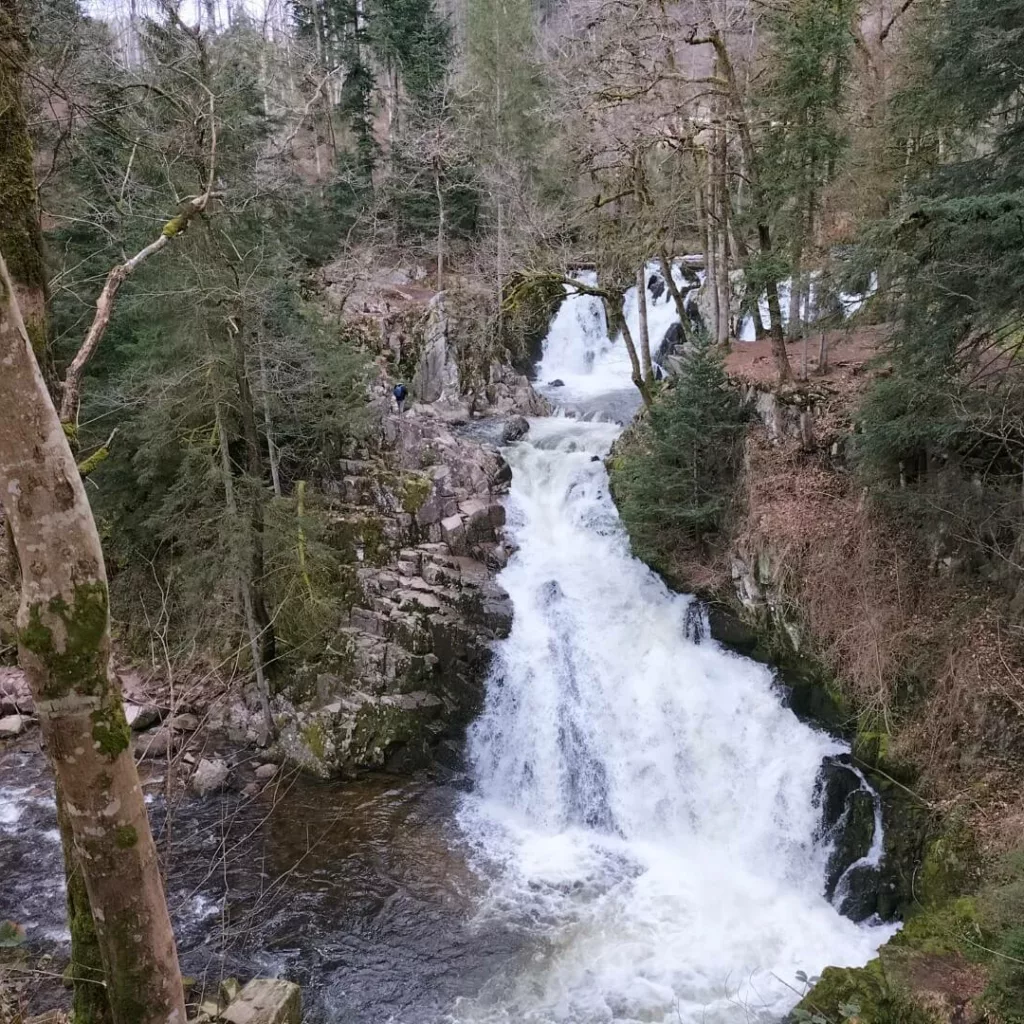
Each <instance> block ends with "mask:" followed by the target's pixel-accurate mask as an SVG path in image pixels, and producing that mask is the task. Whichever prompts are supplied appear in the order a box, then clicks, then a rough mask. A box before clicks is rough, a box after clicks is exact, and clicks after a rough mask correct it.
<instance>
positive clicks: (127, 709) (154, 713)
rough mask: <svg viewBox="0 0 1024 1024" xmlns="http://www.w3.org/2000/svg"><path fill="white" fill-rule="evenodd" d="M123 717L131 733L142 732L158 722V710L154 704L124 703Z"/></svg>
mask: <svg viewBox="0 0 1024 1024" xmlns="http://www.w3.org/2000/svg"><path fill="white" fill-rule="evenodd" d="M124 717H125V718H126V719H127V720H128V725H129V726H130V727H131V730H132V732H144V731H145V730H146V729H150V728H152V727H153V726H154V725H156V724H157V722H159V721H160V709H159V708H158V707H157V706H156V705H155V704H134V703H132V702H131V701H128V700H126V701H125V702H124Z"/></svg>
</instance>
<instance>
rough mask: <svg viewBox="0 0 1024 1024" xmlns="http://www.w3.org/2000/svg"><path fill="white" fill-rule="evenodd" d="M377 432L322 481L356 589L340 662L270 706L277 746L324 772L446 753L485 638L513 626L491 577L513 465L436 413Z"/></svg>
mask: <svg viewBox="0 0 1024 1024" xmlns="http://www.w3.org/2000/svg"><path fill="white" fill-rule="evenodd" d="M381 426H382V451H381V452H380V453H379V454H378V455H377V457H375V458H366V459H347V460H343V461H342V462H341V463H340V464H339V466H338V470H339V472H338V474H337V476H335V477H333V478H331V479H326V480H324V481H322V482H321V487H322V489H323V490H324V491H325V492H326V493H328V494H331V495H333V496H334V499H335V504H334V506H333V509H332V515H333V516H334V517H335V519H336V520H337V526H338V530H339V532H341V533H343V534H344V535H345V536H346V537H347V540H348V543H349V545H350V549H351V550H350V553H351V557H352V559H353V562H354V565H355V579H356V584H357V585H356V588H355V589H356V593H355V596H354V598H353V601H352V604H351V606H350V607H349V608H348V610H347V611H346V612H345V614H344V618H343V621H342V622H341V623H340V625H339V629H338V635H337V637H336V640H335V642H334V644H333V646H334V647H335V649H336V650H337V651H338V652H339V657H338V659H337V664H336V665H333V666H330V667H329V668H328V667H324V666H319V667H317V668H316V669H315V670H314V669H311V671H310V674H309V675H308V676H307V677H305V678H299V679H297V680H296V681H294V682H292V683H290V684H289V685H286V686H285V688H284V690H283V692H282V693H280V694H278V695H277V696H276V697H275V698H274V704H273V711H274V717H275V721H276V722H277V724H278V728H279V731H280V736H279V740H278V743H279V747H280V754H281V755H282V756H283V757H284V758H287V759H288V760H290V761H292V762H294V763H296V764H299V765H300V766H302V767H303V768H305V769H306V770H308V771H310V772H313V773H315V774H317V775H320V776H323V777H331V776H343V775H347V774H351V773H353V772H356V771H359V770H361V769H366V768H389V769H404V768H411V767H415V766H418V765H421V764H424V763H426V762H428V761H430V760H431V759H433V758H434V757H437V756H442V757H445V756H447V753H446V752H447V751H449V750H450V749H451V748H452V747H453V746H454V743H452V742H451V741H456V740H457V739H458V738H459V737H460V735H461V732H462V730H463V729H464V727H465V725H466V723H467V722H468V721H469V720H470V719H471V718H472V717H473V715H474V714H475V713H476V711H477V710H478V708H479V706H480V704H481V701H482V698H483V684H484V679H485V676H486V671H487V666H488V662H489V657H490V644H491V642H492V641H493V640H494V639H496V638H498V637H503V636H506V635H507V634H508V631H509V629H510V628H511V621H512V607H511V603H510V601H509V599H508V596H507V595H506V594H505V592H504V591H503V590H502V589H501V588H500V586H498V585H497V584H496V583H495V582H494V580H493V578H492V577H493V575H494V573H495V572H497V571H498V570H499V569H501V568H502V567H503V566H504V565H505V562H506V561H507V558H508V553H509V552H508V549H507V547H506V546H505V543H504V540H503V526H504V522H505V509H504V506H503V505H502V504H501V501H500V498H501V496H502V495H503V494H504V493H505V491H506V490H507V489H508V484H509V481H510V479H511V472H510V470H509V467H508V465H507V464H506V463H505V461H504V460H503V459H502V458H501V456H500V455H499V454H498V452H497V451H496V450H494V449H491V448H487V447H484V446H482V445H480V444H478V443H476V442H474V441H471V440H468V439H465V438H462V437H459V436H458V435H457V434H456V433H455V432H454V431H453V429H452V428H451V427H450V426H449V424H448V422H447V420H446V418H445V417H444V416H443V415H440V414H438V413H436V412H435V411H433V410H431V409H424V408H422V407H415V408H414V409H413V410H410V412H408V413H407V414H406V415H405V416H401V417H399V416H394V415H389V416H387V417H385V418H384V420H383V421H382V425H381ZM238 725H239V723H238V722H236V723H235V727H236V728H237V727H238Z"/></svg>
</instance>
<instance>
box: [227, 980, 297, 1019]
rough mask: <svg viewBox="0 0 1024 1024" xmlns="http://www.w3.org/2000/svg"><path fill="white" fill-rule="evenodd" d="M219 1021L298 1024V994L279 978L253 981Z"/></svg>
mask: <svg viewBox="0 0 1024 1024" xmlns="http://www.w3.org/2000/svg"><path fill="white" fill-rule="evenodd" d="M221 1019H222V1020H224V1021H227V1024H302V992H301V990H300V989H299V986H298V985H296V984H294V983H293V982H290V981H284V980H283V979H281V978H253V980H252V981H250V982H249V983H248V984H247V985H246V986H245V988H243V989H242V991H241V993H240V995H239V996H238V998H237V999H236V1000H234V1002H232V1004H231V1005H230V1006H229V1007H228V1008H227V1009H226V1010H225V1011H224V1013H222V1014H221Z"/></svg>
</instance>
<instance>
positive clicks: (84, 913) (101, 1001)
mask: <svg viewBox="0 0 1024 1024" xmlns="http://www.w3.org/2000/svg"><path fill="white" fill-rule="evenodd" d="M57 824H58V825H59V826H60V838H61V842H62V843H63V844H64V867H65V880H66V883H67V904H68V930H69V931H70V932H71V963H70V964H68V969H67V972H66V977H67V978H68V979H69V980H70V981H71V983H72V985H73V986H74V998H73V1001H72V1004H71V1008H72V1010H73V1012H74V1020H75V1024H110V1022H111V1021H112V1020H113V1017H112V1016H111V1013H110V1000H109V999H107V988H106V984H105V983H104V979H103V957H102V956H101V954H100V947H99V941H98V939H97V937H96V924H95V922H94V921H93V919H92V907H90V906H89V893H88V892H87V891H86V888H85V878H84V877H83V876H82V871H81V868H80V867H79V866H78V863H77V861H76V860H75V857H74V855H73V854H74V848H75V838H74V835H73V833H72V831H71V821H70V819H69V818H68V814H67V811H65V809H64V800H63V797H62V796H61V792H60V786H59V785H58V786H57Z"/></svg>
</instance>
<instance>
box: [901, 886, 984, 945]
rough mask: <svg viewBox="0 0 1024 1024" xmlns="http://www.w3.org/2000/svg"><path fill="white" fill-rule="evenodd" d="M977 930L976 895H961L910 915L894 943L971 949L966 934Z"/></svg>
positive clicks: (972, 934) (973, 933)
mask: <svg viewBox="0 0 1024 1024" xmlns="http://www.w3.org/2000/svg"><path fill="white" fill-rule="evenodd" d="M977 933H978V908H977V903H976V901H975V900H974V898H973V897H970V896H961V897H960V898H959V899H956V900H947V901H946V902H945V903H942V904H940V905H938V906H934V907H929V908H926V909H920V910H919V911H918V912H917V913H916V914H913V915H911V916H910V917H908V919H907V921H906V922H905V924H904V926H903V928H902V929H901V930H900V931H899V932H898V933H897V934H896V936H895V937H894V938H893V940H892V944H893V945H894V946H895V947H897V948H901V949H910V950H914V951H915V952H919V953H929V954H940V953H955V952H969V950H966V949H965V945H966V943H965V942H964V938H965V936H966V937H968V938H970V937H972V936H977Z"/></svg>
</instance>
